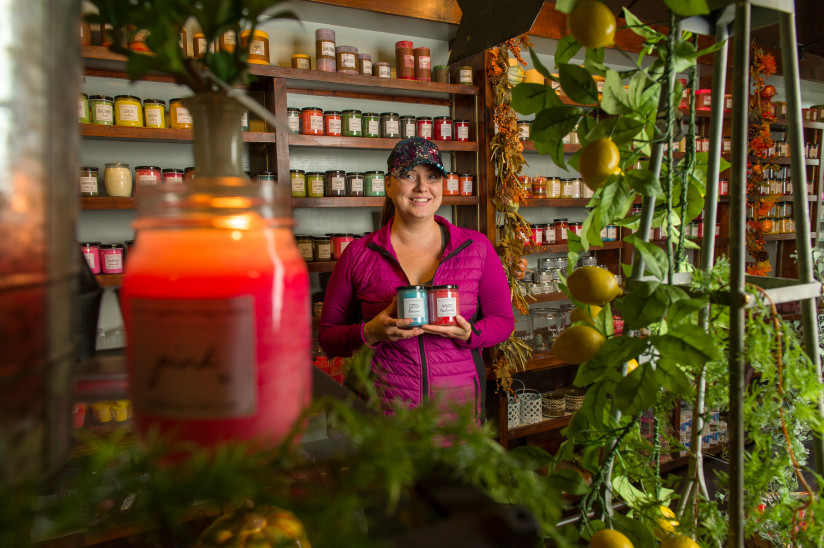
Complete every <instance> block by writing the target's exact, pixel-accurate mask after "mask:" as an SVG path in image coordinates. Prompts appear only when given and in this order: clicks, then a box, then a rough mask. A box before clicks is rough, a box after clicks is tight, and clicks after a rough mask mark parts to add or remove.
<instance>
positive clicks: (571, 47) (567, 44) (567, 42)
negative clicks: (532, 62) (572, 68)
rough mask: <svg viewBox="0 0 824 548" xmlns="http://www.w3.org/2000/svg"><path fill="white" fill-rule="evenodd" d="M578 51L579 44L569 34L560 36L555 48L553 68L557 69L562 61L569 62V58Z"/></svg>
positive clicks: (579, 49) (579, 48)
mask: <svg viewBox="0 0 824 548" xmlns="http://www.w3.org/2000/svg"><path fill="white" fill-rule="evenodd" d="M579 51H581V44H579V43H578V42H576V41H575V38H574V37H573V36H572V35H571V34H567V35H566V36H564V37H563V38H561V40H560V41H559V42H558V46H557V47H556V49H555V69H556V70H557V69H558V67H559V66H560V65H562V64H564V63H569V60H570V59H572V58H573V57H575V54H576V53H578V52H579Z"/></svg>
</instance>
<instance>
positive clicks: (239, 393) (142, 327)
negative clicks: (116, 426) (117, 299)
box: [129, 296, 257, 419]
mask: <svg viewBox="0 0 824 548" xmlns="http://www.w3.org/2000/svg"><path fill="white" fill-rule="evenodd" d="M130 305H131V306H130V308H131V310H130V312H131V325H132V333H130V336H131V337H130V340H129V343H130V347H131V348H132V349H133V350H132V351H133V353H134V354H133V358H134V362H133V363H134V366H135V367H134V373H135V374H134V377H133V378H132V379H131V383H130V385H131V389H132V395H133V397H134V401H133V405H134V407H135V409H137V410H139V411H141V412H143V413H150V414H151V415H153V416H158V417H167V418H180V419H227V418H232V417H244V416H250V415H253V414H254V413H255V410H256V409H257V371H256V369H257V363H256V356H255V342H256V341H255V318H254V313H255V312H254V300H253V298H252V297H251V296H243V297H235V298H231V299H209V300H167V299H136V298H135V299H132V300H131V302H130ZM183 387H185V390H184V389H183Z"/></svg>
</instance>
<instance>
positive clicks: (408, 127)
mask: <svg viewBox="0 0 824 548" xmlns="http://www.w3.org/2000/svg"><path fill="white" fill-rule="evenodd" d="M403 127H404V128H405V129H404V132H405V134H404V137H414V136H415V122H407V123H406V124H404V126H403Z"/></svg>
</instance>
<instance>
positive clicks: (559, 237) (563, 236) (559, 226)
mask: <svg viewBox="0 0 824 548" xmlns="http://www.w3.org/2000/svg"><path fill="white" fill-rule="evenodd" d="M567 230H569V224H567V220H566V219H555V243H559V244H562V243H565V242H566V241H567V240H568V239H569V237H568V235H567Z"/></svg>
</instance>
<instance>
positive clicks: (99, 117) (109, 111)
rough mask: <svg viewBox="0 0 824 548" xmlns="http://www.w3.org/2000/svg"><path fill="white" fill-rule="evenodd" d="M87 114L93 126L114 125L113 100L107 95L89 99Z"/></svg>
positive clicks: (94, 96)
mask: <svg viewBox="0 0 824 548" xmlns="http://www.w3.org/2000/svg"><path fill="white" fill-rule="evenodd" d="M89 112H90V114H91V120H92V123H93V124H98V125H101V126H111V125H114V99H112V98H111V97H109V96H107V95H92V96H91V97H89Z"/></svg>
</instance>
